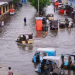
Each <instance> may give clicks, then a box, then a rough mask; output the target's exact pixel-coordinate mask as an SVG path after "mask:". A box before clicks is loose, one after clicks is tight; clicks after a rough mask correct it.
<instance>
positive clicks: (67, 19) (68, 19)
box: [65, 18, 73, 27]
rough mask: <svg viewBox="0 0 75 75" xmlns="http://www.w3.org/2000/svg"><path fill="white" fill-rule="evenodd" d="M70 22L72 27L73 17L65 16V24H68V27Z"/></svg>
mask: <svg viewBox="0 0 75 75" xmlns="http://www.w3.org/2000/svg"><path fill="white" fill-rule="evenodd" d="M67 22H68V23H67ZM69 22H71V27H73V19H72V18H65V25H66V27H68V25H69Z"/></svg>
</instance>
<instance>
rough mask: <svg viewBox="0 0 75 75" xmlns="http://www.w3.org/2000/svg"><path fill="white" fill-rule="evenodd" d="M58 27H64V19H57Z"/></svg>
mask: <svg viewBox="0 0 75 75" xmlns="http://www.w3.org/2000/svg"><path fill="white" fill-rule="evenodd" d="M59 28H65V19H60V20H59Z"/></svg>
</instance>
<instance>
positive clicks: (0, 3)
mask: <svg viewBox="0 0 75 75" xmlns="http://www.w3.org/2000/svg"><path fill="white" fill-rule="evenodd" d="M3 4H8V2H1V1H0V5H3Z"/></svg>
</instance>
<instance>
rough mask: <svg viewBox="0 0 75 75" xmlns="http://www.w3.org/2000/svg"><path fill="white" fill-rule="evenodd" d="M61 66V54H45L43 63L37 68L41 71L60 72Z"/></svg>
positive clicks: (37, 70)
mask: <svg viewBox="0 0 75 75" xmlns="http://www.w3.org/2000/svg"><path fill="white" fill-rule="evenodd" d="M60 68H61V57H59V56H44V57H43V60H42V61H41V63H40V64H39V65H38V68H37V69H35V71H36V72H39V73H43V72H44V73H46V74H48V72H49V73H57V75H59V74H60V72H61V71H60Z"/></svg>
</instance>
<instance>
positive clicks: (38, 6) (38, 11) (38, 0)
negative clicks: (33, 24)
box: [38, 0, 39, 15]
mask: <svg viewBox="0 0 75 75" xmlns="http://www.w3.org/2000/svg"><path fill="white" fill-rule="evenodd" d="M38 15H39V0H38Z"/></svg>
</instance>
